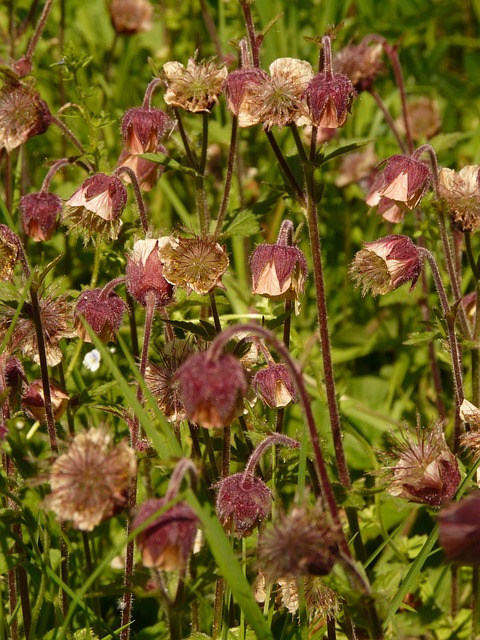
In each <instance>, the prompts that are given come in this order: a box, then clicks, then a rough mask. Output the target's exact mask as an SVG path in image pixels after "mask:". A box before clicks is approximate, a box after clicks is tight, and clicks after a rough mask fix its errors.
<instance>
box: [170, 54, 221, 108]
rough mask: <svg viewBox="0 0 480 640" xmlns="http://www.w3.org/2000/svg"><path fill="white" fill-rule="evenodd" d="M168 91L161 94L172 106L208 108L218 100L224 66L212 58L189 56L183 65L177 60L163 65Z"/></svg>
mask: <svg viewBox="0 0 480 640" xmlns="http://www.w3.org/2000/svg"><path fill="white" fill-rule="evenodd" d="M163 73H164V75H165V79H166V84H167V91H166V93H165V95H164V96H163V98H164V100H165V102H166V103H167V104H168V105H170V106H172V107H181V108H182V109H185V111H191V112H193V113H198V112H209V111H210V110H211V109H212V108H213V107H214V105H215V104H217V102H218V96H219V95H220V93H221V92H222V85H223V82H224V80H225V78H226V77H227V74H228V71H227V68H226V67H225V66H223V65H218V64H217V63H216V62H215V61H214V60H213V59H211V60H202V61H201V62H198V63H197V61H196V60H195V58H189V60H188V64H187V66H186V67H184V66H183V64H181V63H180V62H167V63H165V64H164V65H163Z"/></svg>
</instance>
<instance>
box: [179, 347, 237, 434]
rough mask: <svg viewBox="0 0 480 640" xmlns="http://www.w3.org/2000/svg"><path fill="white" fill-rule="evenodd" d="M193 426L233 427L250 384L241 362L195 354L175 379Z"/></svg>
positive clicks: (230, 358) (228, 356)
mask: <svg viewBox="0 0 480 640" xmlns="http://www.w3.org/2000/svg"><path fill="white" fill-rule="evenodd" d="M175 377H176V380H177V381H178V384H179V385H180V392H181V396H182V399H183V404H184V405H185V410H186V412H187V417H188V419H189V420H190V421H191V422H194V423H195V424H198V425H200V426H201V427H206V428H213V429H215V428H220V427H225V426H228V425H230V424H231V423H232V422H233V420H235V418H237V417H238V416H239V415H241V413H242V412H243V400H244V398H245V396H246V395H247V391H248V384H247V379H246V376H245V370H244V368H243V367H242V365H241V364H240V362H239V361H238V360H237V359H236V358H235V357H234V356H232V355H230V354H228V353H224V354H221V355H220V356H219V357H218V358H211V357H210V355H209V353H208V351H202V352H200V353H194V354H193V355H192V356H190V358H188V360H186V362H184V363H183V365H182V366H181V367H180V369H179V370H178V372H177V375H176V376H175Z"/></svg>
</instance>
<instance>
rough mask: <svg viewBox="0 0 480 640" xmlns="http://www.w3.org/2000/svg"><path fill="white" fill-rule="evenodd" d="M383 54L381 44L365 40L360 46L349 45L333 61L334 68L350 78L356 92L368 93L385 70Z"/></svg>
mask: <svg viewBox="0 0 480 640" xmlns="http://www.w3.org/2000/svg"><path fill="white" fill-rule="evenodd" d="M382 53H383V47H382V45H381V43H379V42H376V43H373V44H370V43H369V42H368V40H367V39H366V38H364V39H363V40H362V41H361V42H360V43H359V44H349V45H347V46H346V47H344V48H343V49H341V50H340V51H339V52H338V53H337V54H336V55H335V57H334V59H333V68H334V70H335V71H336V72H337V73H341V74H343V75H345V76H347V77H348V78H350V80H351V81H352V84H353V86H354V87H355V89H356V91H358V92H360V91H367V90H368V89H370V88H371V87H372V85H373V83H374V81H375V79H376V77H377V76H378V74H379V73H381V72H382V71H383V69H384V65H383V63H382V60H381V57H382Z"/></svg>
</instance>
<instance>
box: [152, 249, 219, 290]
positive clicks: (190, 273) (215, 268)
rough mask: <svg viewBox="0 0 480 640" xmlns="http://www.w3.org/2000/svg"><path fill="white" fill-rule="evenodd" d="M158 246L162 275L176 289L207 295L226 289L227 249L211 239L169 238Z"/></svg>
mask: <svg viewBox="0 0 480 640" xmlns="http://www.w3.org/2000/svg"><path fill="white" fill-rule="evenodd" d="M165 240H166V242H164V243H163V244H162V245H161V246H160V247H159V255H160V259H161V261H162V262H163V265H164V266H163V275H164V276H165V279H166V280H168V282H171V283H172V284H174V285H176V286H177V287H185V288H186V289H187V293H189V292H190V291H194V292H195V293H198V294H199V295H204V294H206V293H208V292H209V291H212V289H214V288H215V287H222V288H224V287H223V285H222V276H223V274H224V273H225V271H226V270H227V267H228V265H229V259H228V255H227V252H226V251H225V248H224V247H222V246H220V245H219V244H218V242H215V241H213V240H212V239H211V238H182V237H179V238H173V237H170V238H166V239H165Z"/></svg>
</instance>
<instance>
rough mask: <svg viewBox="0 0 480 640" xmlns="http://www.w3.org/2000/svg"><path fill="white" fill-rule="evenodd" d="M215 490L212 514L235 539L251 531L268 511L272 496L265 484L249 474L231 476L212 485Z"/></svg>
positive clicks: (270, 507)
mask: <svg viewBox="0 0 480 640" xmlns="http://www.w3.org/2000/svg"><path fill="white" fill-rule="evenodd" d="M214 488H215V489H217V491H218V493H217V501H216V511H217V516H218V519H219V520H220V522H221V523H222V525H223V526H224V527H225V529H227V530H228V531H231V530H232V529H233V531H235V533H236V534H237V536H238V537H239V538H242V537H243V538H245V537H247V536H249V535H251V533H252V532H253V530H254V528H255V527H257V526H258V525H259V524H260V523H261V522H262V521H263V520H265V518H267V517H268V516H269V515H270V512H271V510H272V493H271V491H270V489H269V488H268V487H267V485H266V484H265V483H264V482H263V480H260V478H257V477H256V476H254V475H253V474H251V473H235V474H234V475H232V476H228V477H227V478H224V479H223V480H220V481H219V482H217V483H216V484H215V485H214Z"/></svg>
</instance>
